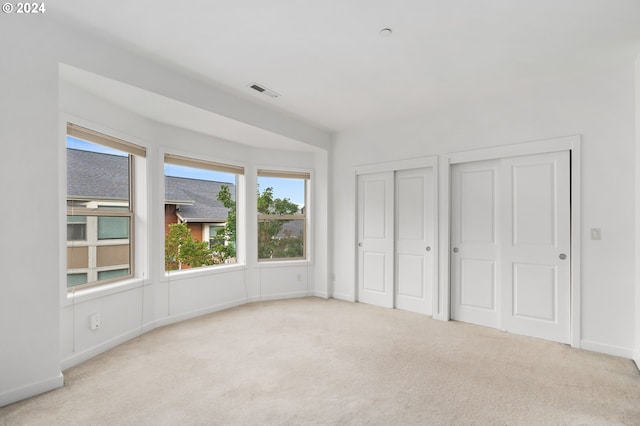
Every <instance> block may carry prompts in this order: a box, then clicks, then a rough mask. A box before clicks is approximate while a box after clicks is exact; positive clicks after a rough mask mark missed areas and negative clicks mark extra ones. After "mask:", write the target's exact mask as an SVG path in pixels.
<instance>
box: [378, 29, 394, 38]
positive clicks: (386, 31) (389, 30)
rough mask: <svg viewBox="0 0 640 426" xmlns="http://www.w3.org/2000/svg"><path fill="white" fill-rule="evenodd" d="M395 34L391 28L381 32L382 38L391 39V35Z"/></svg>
mask: <svg viewBox="0 0 640 426" xmlns="http://www.w3.org/2000/svg"><path fill="white" fill-rule="evenodd" d="M392 33H393V31H391V28H383V29H381V30H380V33H379V34H380V37H385V38H387V37H391V34H392Z"/></svg>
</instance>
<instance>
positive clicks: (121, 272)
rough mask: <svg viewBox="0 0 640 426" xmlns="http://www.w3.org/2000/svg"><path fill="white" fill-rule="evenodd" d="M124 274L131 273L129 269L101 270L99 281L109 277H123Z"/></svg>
mask: <svg viewBox="0 0 640 426" xmlns="http://www.w3.org/2000/svg"><path fill="white" fill-rule="evenodd" d="M124 275H129V270H128V269H113V270H111V271H99V272H98V281H102V280H108V279H109V278H116V277H122V276H124Z"/></svg>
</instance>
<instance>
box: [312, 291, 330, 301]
mask: <svg viewBox="0 0 640 426" xmlns="http://www.w3.org/2000/svg"><path fill="white" fill-rule="evenodd" d="M311 296H315V297H320V298H322V299H328V298H329V293H327V292H326V291H314V292H313V294H311Z"/></svg>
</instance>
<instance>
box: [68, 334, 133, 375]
mask: <svg viewBox="0 0 640 426" xmlns="http://www.w3.org/2000/svg"><path fill="white" fill-rule="evenodd" d="M139 335H140V328H139V327H137V328H135V329H134V330H130V331H127V332H125V333H122V334H120V335H119V336H116V337H114V338H112V339H109V340H107V341H105V342H102V343H100V344H99V345H96V346H92V347H90V348H87V349H85V350H83V351H82V352H76V353H73V354H72V355H70V356H68V357H66V358H64V359H62V360H60V368H61V369H62V371H64V370H66V369H69V368H71V367H75V366H76V365H78V364H80V363H82V362H84V361H87V360H89V359H91V358H93V357H94V356H98V355H100V354H101V353H103V352H106V351H108V350H109V349H113V348H115V347H116V346H118V345H121V344H123V343H124V342H126V341H129V340H131V339H134V338H136V337H138V336H139Z"/></svg>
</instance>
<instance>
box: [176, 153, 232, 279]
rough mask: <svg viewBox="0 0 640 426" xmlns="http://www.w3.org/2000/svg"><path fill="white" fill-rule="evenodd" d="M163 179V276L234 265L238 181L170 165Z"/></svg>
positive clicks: (221, 173)
mask: <svg viewBox="0 0 640 426" xmlns="http://www.w3.org/2000/svg"><path fill="white" fill-rule="evenodd" d="M168 161H172V160H171V159H169V160H168ZM183 163H184V164H189V163H188V161H185V162H183ZM181 164H182V163H181ZM194 164H196V163H194ZM164 174H165V178H164V181H165V210H164V213H165V270H167V271H171V270H178V269H187V268H197V267H202V266H210V265H217V264H228V263H235V262H236V182H237V178H238V175H236V174H234V173H227V172H224V171H220V170H212V169H210V168H206V167H205V166H204V165H203V168H199V167H189V166H186V165H178V164H174V163H171V162H169V163H165V166H164ZM211 223H219V224H220V225H216V226H213V225H210V224H211Z"/></svg>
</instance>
